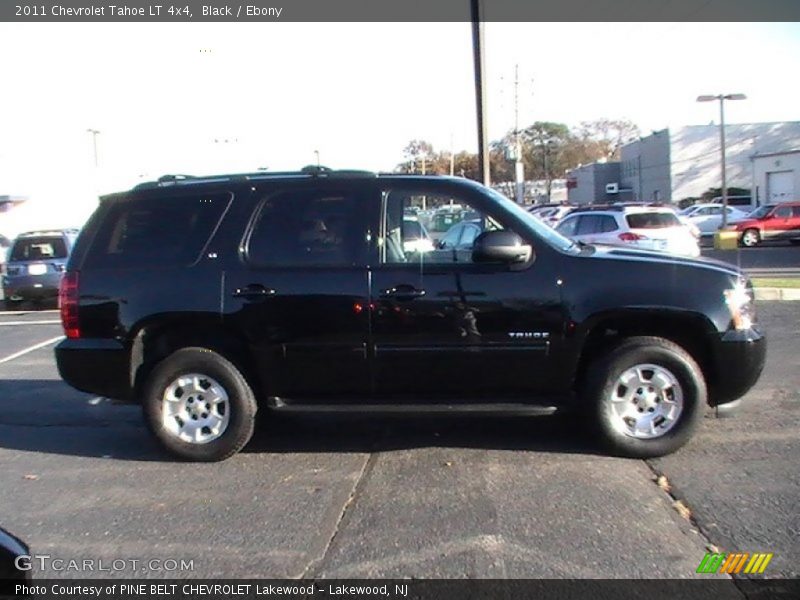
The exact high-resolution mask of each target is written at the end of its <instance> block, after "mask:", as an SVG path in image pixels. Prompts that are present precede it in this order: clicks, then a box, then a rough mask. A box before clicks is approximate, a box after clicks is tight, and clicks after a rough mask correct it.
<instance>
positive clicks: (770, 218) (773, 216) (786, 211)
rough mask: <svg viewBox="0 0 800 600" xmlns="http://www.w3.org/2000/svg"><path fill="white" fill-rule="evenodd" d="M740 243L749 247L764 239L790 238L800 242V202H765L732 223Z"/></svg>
mask: <svg viewBox="0 0 800 600" xmlns="http://www.w3.org/2000/svg"><path fill="white" fill-rule="evenodd" d="M731 229H732V230H733V231H737V232H739V243H740V244H741V245H742V246H747V247H748V248H750V247H752V246H756V245H757V244H759V243H761V242H762V241H764V240H789V241H790V242H791V243H792V244H800V202H783V203H781V204H765V205H764V206H762V207H760V208H757V209H756V210H754V211H753V212H751V213H750V214H749V215H747V218H746V219H744V220H742V221H737V222H736V223H732V224H731Z"/></svg>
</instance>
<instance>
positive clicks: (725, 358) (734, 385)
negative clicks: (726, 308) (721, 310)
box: [709, 327, 767, 406]
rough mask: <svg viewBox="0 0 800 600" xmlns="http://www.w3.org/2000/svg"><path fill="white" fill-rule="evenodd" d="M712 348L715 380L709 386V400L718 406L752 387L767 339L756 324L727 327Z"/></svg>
mask: <svg viewBox="0 0 800 600" xmlns="http://www.w3.org/2000/svg"><path fill="white" fill-rule="evenodd" d="M716 346H717V347H716V348H715V349H714V352H713V356H714V363H715V364H714V367H715V369H714V371H715V373H716V377H715V381H714V383H713V385H712V386H711V389H710V390H709V391H710V397H709V404H710V405H711V406H719V405H721V404H728V403H730V402H735V401H736V400H738V399H739V398H741V397H742V396H744V395H745V394H746V393H747V392H748V391H750V388H752V387H753V386H754V385H755V384H756V382H757V381H758V378H759V377H760V376H761V371H762V370H763V369H764V361H765V359H766V356H767V340H766V338H765V337H764V334H763V333H762V332H761V330H759V329H758V328H757V327H753V328H751V329H747V330H734V331H727V332H725V333H724V334H722V335H721V336H720V337H719V338H718V339H717V342H716Z"/></svg>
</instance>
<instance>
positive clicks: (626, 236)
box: [619, 231, 647, 242]
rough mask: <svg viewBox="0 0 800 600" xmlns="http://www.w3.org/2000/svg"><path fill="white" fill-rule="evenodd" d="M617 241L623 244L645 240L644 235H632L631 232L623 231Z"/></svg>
mask: <svg viewBox="0 0 800 600" xmlns="http://www.w3.org/2000/svg"><path fill="white" fill-rule="evenodd" d="M619 239H621V240H622V241H623V242H637V241H639V240H646V239H647V236H646V235H639V234H638V233H633V232H632V231H625V232H623V233H620V234H619Z"/></svg>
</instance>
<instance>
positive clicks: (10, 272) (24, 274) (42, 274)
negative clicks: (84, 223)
mask: <svg viewBox="0 0 800 600" xmlns="http://www.w3.org/2000/svg"><path fill="white" fill-rule="evenodd" d="M77 237H78V230H77V229H57V230H48V231H29V232H27V233H23V234H21V235H19V236H18V237H17V239H16V240H14V243H13V244H12V245H11V247H10V248H9V250H8V262H7V263H6V268H5V274H4V275H3V297H4V299H5V305H6V308H14V307H16V306H17V305H19V304H20V303H21V302H22V301H24V300H37V301H42V300H55V299H56V298H57V297H58V286H59V284H60V283H61V277H62V276H63V274H64V271H66V268H67V259H68V258H69V255H70V252H71V251H72V247H73V246H74V245H75V240H76V238H77Z"/></svg>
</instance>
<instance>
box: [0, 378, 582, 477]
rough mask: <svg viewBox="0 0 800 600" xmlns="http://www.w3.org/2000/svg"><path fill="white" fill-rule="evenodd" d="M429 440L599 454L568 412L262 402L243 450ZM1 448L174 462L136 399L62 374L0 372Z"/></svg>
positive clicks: (345, 449)
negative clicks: (321, 409)
mask: <svg viewBox="0 0 800 600" xmlns="http://www.w3.org/2000/svg"><path fill="white" fill-rule="evenodd" d="M426 447H452V448H476V449H487V450H519V451H535V452H552V453H568V454H595V453H596V452H597V450H596V448H595V447H594V445H593V444H592V443H591V440H590V438H589V435H588V434H587V433H586V431H585V427H583V426H582V424H581V423H580V420H579V419H577V418H576V417H569V416H566V415H564V416H551V417H526V416H517V417H510V416H487V415H481V416H478V415H469V416H458V415H445V416H435V417H431V416H414V415H408V416H405V415H404V416H385V415H339V414H337V415H322V414H317V415H310V414H309V415H285V414H276V413H273V412H269V411H267V410H264V409H262V410H261V411H260V412H259V415H258V423H257V427H256V431H255V434H254V436H253V439H252V440H251V441H250V443H249V444H248V445H247V446H246V447H245V449H244V450H243V452H244V453H245V454H247V455H254V454H260V453H263V454H270V453H293V452H306V453H313V452H319V453H372V452H383V451H391V450H404V449H413V448H426ZM0 448H5V449H10V450H21V451H25V452H39V453H47V454H61V455H71V456H82V457H102V458H106V459H117V460H132V461H157V462H173V461H174V460H175V459H174V458H173V457H171V456H170V455H169V454H168V453H167V452H166V451H163V450H162V449H161V448H160V447H159V445H158V444H157V443H156V441H155V439H154V438H153V437H152V435H151V434H150V433H149V432H148V431H147V429H146V428H145V425H144V421H143V419H142V415H141V410H140V408H139V407H138V406H135V405H114V404H112V403H111V402H109V401H107V400H104V399H100V398H93V397H92V396H90V395H87V394H82V393H80V392H76V391H74V390H72V389H71V388H69V387H68V386H67V385H66V384H65V383H63V382H61V381H59V380H53V379H49V380H45V379H40V380H35V379H31V380H25V379H1V380H0Z"/></svg>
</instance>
